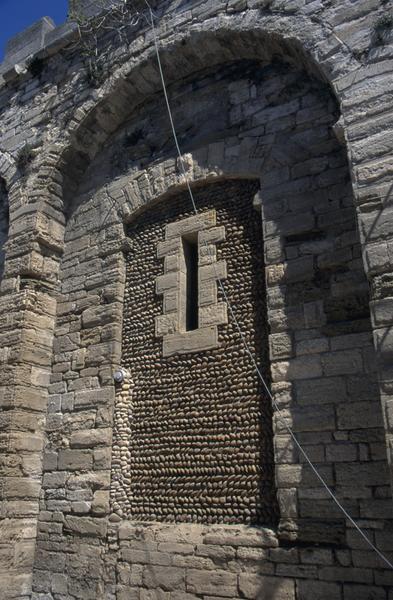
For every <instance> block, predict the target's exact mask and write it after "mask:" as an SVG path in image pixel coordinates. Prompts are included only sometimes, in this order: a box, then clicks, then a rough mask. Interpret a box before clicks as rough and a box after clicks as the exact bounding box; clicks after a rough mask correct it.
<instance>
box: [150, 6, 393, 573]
mask: <svg viewBox="0 0 393 600" xmlns="http://www.w3.org/2000/svg"><path fill="white" fill-rule="evenodd" d="M145 3H146V5H147V7H148V9H149V12H150V18H151V27H152V31H153V36H154V45H155V49H156V55H157V62H158V68H159V72H160V77H161V83H162V88H163V92H164V96H165V102H166V106H167V110H168V115H169V120H170V123H171V128H172V133H173V139H174V141H175V145H176V150H177V153H178V155H179V160H180V165H181V169H182V171H183V175H184V178H185V181H186V184H187V189H188V192H189V194H190V198H191V202H192V206H193V209H194V212H195V214H196V215H198V210H197V207H196V203H195V199H194V194H193V193H192V189H191V185H190V181H189V179H188V176H187V173H186V170H185V168H184V164H183V156H182V153H181V150H180V146H179V141H178V137H177V133H176V128H175V124H174V121H173V115H172V110H171V106H170V103H169V98H168V92H167V86H166V83H165V77H164V72H163V69H162V64H161V57H160V51H159V46H158V37H157V32H156V28H155V25H154V17H153V11H152V9H151V8H150V5H149V3H148V1H147V0H145ZM217 280H218V284H219V286H220V289H221V291H222V294H223V296H224V298H225V301H226V303H227V305H228V308H229V312H230V314H231V317H232V319H233V322H234V323H235V326H236V329H237V331H238V333H239V336H240V338H241V340H242V343H243V345H244V348H245V350H246V352H247V354H248V355H249V357H250V359H251V362H252V364H253V366H254V369H255V371H256V373H257V375H258V377H259V379H260V380H261V382H262V385H263V387H264V389H265V390H266V392H267V394H268V396H269V398H270V400H271V402H272V405H273V407H274V409H275V411H276V413H277V417H278V419H279V420H280V422H281V423H282V424H283V425H284V427H285V429H286V430H287V431H288V433H289V434H290V436H291V438H292V439H293V441H294V443H295V445H296V447H297V448H298V449H299V451H300V452H301V454H302V455H303V456H304V458H305V460H306V462H307V464H308V465H309V466H310V468H311V469H312V471H313V473H314V474H315V476H316V477H317V478H318V480H319V481H320V482H321V484H322V485H323V487H324V488H325V490H326V491H327V493H328V494H329V496H330V497H331V498H332V500H333V501H334V502H335V503H336V505H337V506H338V508H339V509H340V510H341V512H342V513H343V514H344V515H345V517H346V518H347V519H348V521H349V522H350V523H351V524H352V525H353V527H354V528H355V529H356V530H357V532H358V533H359V534H360V535H361V537H362V538H363V539H364V541H365V542H366V543H367V544H368V545H369V546H370V548H372V549H373V550H374V552H376V553H377V554H378V556H379V557H380V558H381V559H382V560H383V561H384V562H385V564H387V565H388V566H389V567H390V568H391V569H392V570H393V563H391V562H390V560H389V559H388V558H387V557H386V556H385V555H384V554H383V553H382V552H381V551H380V550H378V548H377V547H376V546H375V545H374V544H373V542H372V541H371V540H370V539H369V538H368V536H367V535H366V534H365V533H364V531H363V530H362V529H361V528H360V527H359V525H358V524H357V523H356V521H354V519H353V518H352V517H351V515H350V514H349V513H348V512H347V510H346V509H345V508H344V506H343V505H342V504H341V502H340V501H339V500H338V498H337V497H336V496H335V494H334V492H333V491H332V490H331V489H330V487H329V486H328V484H327V483H326V482H325V480H324V479H323V477H322V475H320V473H319V471H318V470H317V468H316V467H315V466H314V464H313V463H312V461H311V459H310V458H309V456H308V454H307V452H306V451H305V450H304V448H303V447H302V445H301V444H300V442H299V441H298V440H297V438H296V435H295V434H294V432H293V431H292V429H291V427H290V426H289V425H288V424H287V422H286V420H285V419H284V418H283V417H282V415H281V409H280V407H279V405H278V404H277V402H276V400H275V399H274V397H273V394H272V393H271V391H270V389H269V386H268V385H267V383H266V381H265V379H264V377H263V375H262V373H261V370H260V368H259V367H258V364H257V362H256V360H255V357H254V355H253V353H252V351H251V349H250V346H249V344H248V342H247V340H246V337H245V335H244V333H243V332H242V330H241V327H240V325H239V322H238V320H237V318H236V315H235V313H234V311H233V308H232V304H231V302H230V300H229V298H228V295H227V293H226V291H225V288H224V285H223V283H222V281H221V279H220V278H217Z"/></svg>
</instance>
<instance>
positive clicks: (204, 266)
mask: <svg viewBox="0 0 393 600" xmlns="http://www.w3.org/2000/svg"><path fill="white" fill-rule="evenodd" d="M216 219H217V217H216V211H215V210H209V211H206V212H203V213H201V214H199V215H195V216H192V217H188V218H186V219H182V220H181V221H176V222H175V223H170V224H168V225H167V226H166V228H165V240H164V241H163V242H159V244H158V246H157V257H158V258H164V259H165V262H164V275H160V276H159V277H157V279H156V293H157V294H162V295H163V297H164V303H163V314H162V315H160V316H158V317H156V336H157V337H162V338H163V354H164V356H172V355H174V354H187V353H189V352H201V351H203V350H211V349H213V348H216V347H217V345H218V331H217V327H218V325H224V324H226V323H227V322H228V315H227V306H226V303H224V302H218V299H217V281H218V280H221V279H225V278H226V276H227V270H226V261H224V260H221V261H217V256H216V244H218V243H219V242H221V241H223V240H225V228H224V227H223V226H217V224H216ZM189 239H194V240H195V241H196V245H197V251H198V255H197V260H198V274H197V278H198V299H197V302H198V323H197V327H196V328H193V329H188V327H187V295H188V294H189V293H190V292H189V289H188V285H187V281H188V276H187V264H186V262H187V261H186V256H185V246H184V240H189Z"/></svg>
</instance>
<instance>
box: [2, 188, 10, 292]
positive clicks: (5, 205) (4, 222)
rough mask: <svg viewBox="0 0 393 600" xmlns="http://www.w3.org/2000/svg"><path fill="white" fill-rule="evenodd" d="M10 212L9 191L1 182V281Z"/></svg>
mask: <svg viewBox="0 0 393 600" xmlns="http://www.w3.org/2000/svg"><path fill="white" fill-rule="evenodd" d="M8 227H9V210H8V198H7V189H6V186H5V183H4V182H2V181H0V281H1V278H2V276H3V270H4V261H5V249H4V245H5V243H6V241H7V237H8Z"/></svg>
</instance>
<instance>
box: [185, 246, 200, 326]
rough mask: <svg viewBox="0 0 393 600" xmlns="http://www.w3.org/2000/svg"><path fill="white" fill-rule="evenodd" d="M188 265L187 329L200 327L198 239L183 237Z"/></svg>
mask: <svg viewBox="0 0 393 600" xmlns="http://www.w3.org/2000/svg"><path fill="white" fill-rule="evenodd" d="M183 252H184V262H185V265H186V331H194V329H198V239H197V236H192V237H191V236H190V237H187V238H183Z"/></svg>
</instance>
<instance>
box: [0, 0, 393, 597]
mask: <svg viewBox="0 0 393 600" xmlns="http://www.w3.org/2000/svg"><path fill="white" fill-rule="evenodd" d="M153 5H154V6H153V7H154V8H156V10H157V15H158V20H157V32H158V36H159V38H160V48H161V53H162V63H163V68H164V72H165V75H166V79H167V82H168V86H169V92H170V97H171V102H172V104H173V106H174V116H175V122H176V124H177V126H178V129H179V139H180V142H181V147H182V150H183V152H185V153H186V154H185V156H184V164H185V165H186V170H187V173H188V176H189V178H190V180H191V181H193V182H195V183H196V184H198V185H205V184H206V182H210V181H212V180H213V179H214V178H217V177H218V178H224V179H225V178H226V179H228V178H229V179H231V178H234V177H235V178H239V177H244V178H251V179H260V188H261V193H260V201H259V202H260V206H261V214H262V227H263V233H264V235H263V240H264V249H265V263H266V266H267V275H266V281H267V311H268V313H267V316H268V323H269V327H270V332H271V335H270V362H271V373H272V380H273V393H274V394H275V398H276V400H277V402H279V403H280V406H281V407H282V408H283V411H284V418H285V419H287V421H288V423H290V424H291V425H292V426H293V428H294V430H295V431H296V432H297V435H298V437H299V439H300V441H301V442H302V444H303V445H304V446H305V448H306V450H307V451H308V453H309V454H310V457H311V458H312V459H313V460H314V462H315V463H316V465H317V466H318V469H319V471H320V472H321V474H322V475H323V476H324V477H325V478H326V481H327V482H328V483H329V484H330V485H332V486H333V487H334V489H335V492H336V493H337V495H338V497H339V498H340V500H341V501H342V502H343V504H344V505H345V506H346V508H347V509H348V510H349V511H350V512H351V513H352V514H353V516H354V517H356V518H358V520H359V523H360V524H361V525H362V526H363V527H364V529H365V531H366V532H367V534H368V535H369V536H370V538H371V539H372V540H373V541H375V543H377V545H378V546H379V547H380V548H381V549H382V550H383V551H385V552H386V553H388V554H389V552H391V550H392V548H391V521H390V517H391V492H390V489H389V485H388V479H389V475H388V463H387V461H386V459H385V446H384V435H385V439H386V441H387V446H388V452H389V454H388V456H389V462H390V453H391V443H392V433H391V432H392V419H391V407H392V399H391V393H392V389H391V381H392V377H391V332H390V323H391V310H390V304H391V301H390V300H391V274H390V272H391V261H390V255H389V251H390V249H391V231H392V226H391V223H392V219H391V214H390V213H391V207H390V188H391V181H390V180H391V170H392V164H391V157H390V149H391V142H392V140H391V130H390V129H389V123H390V121H391V115H390V111H391V108H390V107H391V82H392V78H391V59H392V45H391V44H390V41H391V37H390V35H391V34H390V29H389V26H388V25H386V23H387V21H386V20H385V25H384V26H383V28H382V31H381V23H383V22H382V21H380V17H381V16H382V15H383V13H384V12H386V11H387V10H391V9H390V6H389V3H388V4H386V2H379V0H367V1H365V2H355V3H353V2H349V1H348V2H346V1H344V2H340V3H337V4H336V3H335V2H326V3H324V2H315V1H314V2H303V1H301V2H290V3H289V2H288V3H286V2H281V0H280V1H279V0H277V1H276V0H274V1H273V2H271V3H269V4H267V3H266V2H263V1H261V2H259V1H258V0H249V2H247V3H246V2H245V3H239V2H234V3H227V2H225V3H221V2H215V3H214V5H213V4H210V3H207V2H206V3H204V2H202V3H199V2H192V3H190V4H189V5H187V8H185V7H184V6H178V5H177V3H171V2H168V3H160V6H159V8H158V9H157V7H156V3H154V2H153ZM148 29H149V28H148V26H147V24H146V20H144V19H142V20H141V21H140V23H139V25H138V26H137V27H135V28H134V29H133V31H132V32H130V43H127V44H123V43H121V42H120V41H119V39H118V37H116V41H115V39H113V40H111V39H110V38H111V36H110V35H108V34H106V36H107V39H106V42H105V43H107V44H108V43H109V44H112V47H113V48H115V47H116V51H114V52H113V53H109V54H108V55H107V59H108V63H107V68H106V69H104V74H108V77H106V76H104V77H103V79H102V80H101V81H97V80H95V81H93V82H92V80H91V78H89V77H88V76H87V72H86V68H85V65H84V63H83V59H82V58H81V56H80V54H79V53H78V50H77V48H75V47H71V46H69V45H68V44H69V42H70V37H69V36H71V37H72V35H73V28H72V27H71V29H67V28H66V29H64V30H63V29H61V31H59V30H54V31H53V33H52V31H49V32H46V33H45V35H43V36H42V37H40V42H39V43H38V44H37V45H36V46H34V44H33V46H32V47H34V48H37V52H36V51H35V50H34V52H36V54H35V56H36V57H38V58H40V60H42V62H38V63H37V62H36V63H34V66H33V68H32V69H31V70H29V68H28V66H29V60H25V59H23V56H22V55H23V52H22V54H21V55H20V62H19V63H18V65H15V64H11V65H10V64H8V65H6V67H5V69H3V70H2V73H3V78H4V80H3V82H2V87H1V90H0V106H1V115H0V120H1V132H2V133H1V148H0V150H1V154H0V176H2V177H4V179H5V181H6V183H7V189H8V195H9V205H10V229H9V236H8V240H9V241H8V243H7V245H6V263H5V269H4V276H3V279H2V282H1V294H2V296H1V299H0V318H1V336H2V337H1V343H2V354H1V370H0V386H1V390H0V399H1V407H2V414H1V419H0V421H1V448H2V451H3V454H2V458H1V475H2V484H1V490H2V495H3V501H2V511H1V517H2V522H1V524H0V528H1V538H2V544H1V569H0V575H1V581H2V590H3V594H4V596H5V597H6V598H20V599H23V600H25V599H27V598H29V597H31V595H32V592H31V590H32V587H31V577H32V572H33V568H32V565H33V562H34V586H33V589H34V591H33V595H32V597H34V598H36V599H37V598H41V599H42V598H52V599H55V598H56V599H63V598H116V597H117V598H138V600H142V599H143V600H146V599H148V598H149V599H151V598H166V599H170V600H173V599H174V598H184V599H185V600H186V599H187V600H190V599H194V598H204V599H205V600H206V599H207V598H209V600H210V599H211V598H219V597H222V596H223V595H225V597H232V598H240V597H249V598H256V597H261V598H263V597H264V595H265V596H267V597H269V598H270V597H273V598H274V597H275V598H276V599H277V600H278V599H279V598H296V600H300V599H302V600H303V599H304V600H308V599H309V598H321V599H322V598H336V597H337V598H338V599H340V600H342V599H344V600H352V599H354V598H356V599H358V598H362V597H365V598H367V597H368V596H370V595H374V597H375V598H378V599H379V598H381V600H387V599H388V598H389V600H391V599H390V596H391V595H392V593H391V585H392V575H391V572H390V571H388V570H387V569H385V568H384V567H383V565H382V564H381V563H380V562H379V559H377V558H376V557H375V554H373V553H372V552H371V551H370V550H368V549H367V548H366V547H365V546H364V543H363V542H362V541H359V538H358V537H357V534H356V532H354V531H353V529H352V528H351V527H349V526H348V524H347V523H345V522H344V519H343V518H342V515H341V513H339V512H338V511H337V509H335V508H334V505H332V503H331V500H330V499H329V498H327V497H326V495H325V494H324V492H323V491H322V490H321V488H320V485H319V483H318V482H317V481H316V480H315V479H314V478H313V477H312V475H311V473H310V472H309V470H308V467H307V466H306V465H304V463H303V462H302V459H301V457H299V456H298V454H297V452H296V450H295V449H294V448H293V445H292V443H291V441H290V439H288V435H287V433H286V431H285V428H284V427H283V425H282V422H281V421H280V420H279V419H278V418H277V416H276V415H275V416H274V444H275V462H276V485H277V489H278V494H277V496H278V502H279V509H280V517H281V519H280V523H279V527H278V528H277V530H276V531H271V530H266V529H256V528H253V529H250V530H249V529H247V528H245V527H243V526H240V525H232V526H228V525H225V526H221V527H218V526H207V525H206V526H204V525H192V524H185V525H180V524H178V525H176V526H174V525H173V524H172V525H170V526H169V529H170V530H168V527H167V526H166V525H163V524H160V525H159V524H149V525H143V524H138V525H135V524H134V523H132V521H131V522H129V521H124V522H122V521H120V522H119V520H118V519H119V517H118V515H116V514H113V512H112V509H111V506H110V483H111V475H112V442H113V441H112V432H113V425H114V415H115V410H114V408H115V388H114V385H113V379H112V375H113V371H114V369H116V368H118V367H119V366H120V364H121V361H122V314H123V301H124V286H125V283H126V268H125V260H124V253H128V252H129V251H130V248H131V246H132V239H128V238H127V236H126V235H125V231H124V223H127V222H128V221H130V220H131V219H134V218H135V216H137V214H138V213H141V212H142V211H144V210H145V209H146V208H149V204H150V203H152V202H154V201H161V202H165V201H166V199H167V198H169V196H170V195H171V194H173V193H174V192H175V191H178V190H179V189H180V188H181V187H182V186H183V187H184V177H183V176H182V174H181V172H180V170H179V162H178V160H177V158H176V155H175V152H174V148H173V141H172V137H171V132H170V128H169V124H168V117H167V115H166V113H165V106H164V104H163V99H162V90H161V85H160V79H159V74H158V71H157V64H156V58H155V55H154V45H153V40H152V35H151V32H150V31H148ZM41 34H42V31H41V33H40V35H41ZM22 46H23V44H22ZM60 48H62V50H61V51H59V50H60ZM273 56H274V57H275V62H274V61H273V64H272V66H268V65H271V63H272V58H273ZM18 61H19V58H18ZM243 61H245V62H243ZM253 61H254V62H253ZM255 61H256V63H255ZM288 62H289V63H290V64H291V65H292V67H291V68H289V67H288V64H287V63H288ZM11 63H12V60H11ZM223 65H226V67H225V68H223ZM306 73H307V75H306ZM321 75H322V76H323V77H324V78H326V79H327V80H328V81H329V83H330V85H331V87H332V89H333V90H334V91H335V93H336V95H337V97H338V99H339V104H340V107H339V108H340V110H338V106H337V105H336V103H335V101H334V100H333V99H332V96H331V95H330V93H329V92H328V91H327V90H328V86H327V85H325V84H321V82H320V81H319V80H318V77H320V76H321ZM316 76H318V77H317V78H315V77H316ZM93 84H94V86H95V87H94V86H93ZM340 112H341V114H342V120H341V123H342V125H341V132H343V133H344V135H345V139H346V142H347V147H346V149H345V148H340V146H339V145H338V143H337V141H336V139H335V137H334V135H333V132H332V129H331V128H332V125H333V124H334V122H335V121H336V120H337V118H338V117H339V114H340ZM138 130H139V132H141V133H138ZM336 131H338V132H339V131H340V128H336ZM116 132H117V133H116ZM125 138H126V139H125ZM25 142H28V143H29V145H30V146H29V147H27V148H26V149H25V151H24V152H21V148H22V145H23V144H24V143H25ZM347 156H348V157H349V165H348V164H347V162H346V158H347ZM89 164H91V167H90V169H89V170H87V169H88V167H89ZM349 176H350V178H349ZM350 179H351V182H352V187H351V185H350ZM354 208H355V210H354ZM355 216H356V219H355ZM356 223H357V226H358V229H359V232H360V243H361V245H360V244H359V238H358V237H357V234H356ZM65 225H66V237H65V244H64V229H65ZM360 248H361V249H360ZM63 250H64V254H63ZM62 255H63V256H62ZM60 262H61V271H59V265H60ZM363 265H364V266H365V269H366V276H367V279H368V282H367V280H366V279H365V276H364V272H363ZM368 286H369V294H370V297H369V298H368ZM368 300H370V308H371V325H372V329H373V333H374V347H373V344H372V342H371V327H370V321H369V318H368V311H367V302H368ZM56 311H57V321H56V323H57V324H56V328H55V326H54V315H55V312H56ZM348 317H350V320H348ZM54 332H55V334H56V339H55V342H54V344H53V345H52V336H53V333H54ZM3 348H4V350H3ZM374 348H375V349H376V354H375V353H374ZM375 358H376V359H377V360H376V361H375ZM52 362H53V366H52ZM50 372H51V382H50V384H49V373H50ZM377 373H378V380H379V392H378V390H377ZM48 384H49V387H48ZM48 392H49V393H50V398H49V399H48ZM378 393H379V395H380V397H378ZM380 399H382V404H380V403H379V401H380ZM379 407H382V410H380V408H379ZM382 417H383V419H382ZM384 430H385V431H384ZM44 431H46V436H47V440H46V451H45V453H43V452H42V445H43V442H44ZM42 468H43V469H44V475H43V477H42ZM37 522H38V523H39V529H38V538H37V543H36V539H35V538H36V527H37ZM217 532H218V533H217ZM214 535H216V537H214ZM317 544H319V547H318V546H317ZM34 551H35V556H34ZM162 567H164V568H165V571H164V570H163V569H162ZM169 567H170V568H169ZM247 586H248V587H247ZM250 586H251V587H250Z"/></svg>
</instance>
